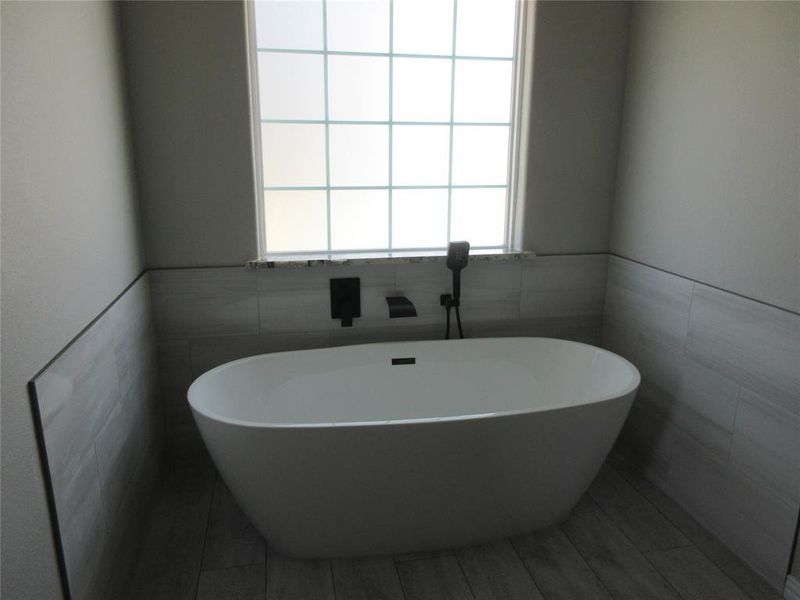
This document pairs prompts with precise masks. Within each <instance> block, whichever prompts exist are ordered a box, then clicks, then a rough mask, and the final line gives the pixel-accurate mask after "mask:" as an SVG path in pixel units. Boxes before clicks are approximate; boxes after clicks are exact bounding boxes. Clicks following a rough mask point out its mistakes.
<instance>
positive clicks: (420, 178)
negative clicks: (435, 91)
mask: <svg viewBox="0 0 800 600" xmlns="http://www.w3.org/2000/svg"><path fill="white" fill-rule="evenodd" d="M449 159H450V127H449V126H442V125H430V126H429V125H396V126H395V127H394V130H393V132H392V183H393V184H394V185H447V179H448V170H449Z"/></svg>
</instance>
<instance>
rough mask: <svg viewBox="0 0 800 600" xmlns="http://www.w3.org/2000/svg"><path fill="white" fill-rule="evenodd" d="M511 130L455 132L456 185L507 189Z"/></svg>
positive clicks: (493, 128)
mask: <svg viewBox="0 0 800 600" xmlns="http://www.w3.org/2000/svg"><path fill="white" fill-rule="evenodd" d="M508 129H509V128H508V127H507V126H494V125H486V126H467V125H463V126H462V125H457V126H456V127H454V128H453V185H505V184H506V183H507V180H508Z"/></svg>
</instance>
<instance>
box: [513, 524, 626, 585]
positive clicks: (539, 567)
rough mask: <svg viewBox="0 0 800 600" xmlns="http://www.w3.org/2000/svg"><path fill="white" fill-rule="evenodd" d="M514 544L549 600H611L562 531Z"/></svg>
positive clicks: (531, 536) (545, 531)
mask: <svg viewBox="0 0 800 600" xmlns="http://www.w3.org/2000/svg"><path fill="white" fill-rule="evenodd" d="M512 544H513V545H514V548H515V549H516V551H517V553H518V554H519V557H520V558H521V559H522V561H523V562H524V563H525V566H526V567H527V568H528V572H529V573H530V574H531V577H533V580H534V581H535V582H536V586H537V587H538V588H539V589H540V590H541V591H542V593H543V594H544V596H545V598H547V600H610V598H611V596H610V595H609V594H608V592H607V591H606V589H605V588H604V587H603V584H602V583H600V580H599V579H598V578H597V576H596V575H595V574H594V571H592V569H591V568H590V567H589V565H588V564H586V561H585V560H584V559H583V557H582V556H581V555H580V554H579V553H578V551H577V550H576V549H575V547H574V546H573V545H572V543H571V542H570V541H569V539H568V538H567V536H566V535H564V532H563V531H561V530H560V529H559V528H558V527H549V528H547V529H543V530H541V531H537V532H535V533H532V534H529V535H526V536H523V537H518V538H514V539H513V540H512Z"/></svg>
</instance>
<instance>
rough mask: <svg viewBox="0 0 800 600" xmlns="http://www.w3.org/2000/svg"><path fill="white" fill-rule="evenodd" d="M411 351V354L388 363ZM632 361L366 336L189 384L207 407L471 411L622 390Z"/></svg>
mask: <svg viewBox="0 0 800 600" xmlns="http://www.w3.org/2000/svg"><path fill="white" fill-rule="evenodd" d="M408 357H413V358H414V359H415V360H416V362H415V364H403V365H393V364H392V359H393V358H408ZM638 382H639V375H638V372H637V371H636V369H635V367H633V365H631V364H630V363H628V362H627V361H625V360H624V359H622V358H620V357H618V356H617V355H615V354H612V353H610V352H608V351H606V350H602V349H600V348H596V347H594V346H589V345H586V344H580V343H577V342H569V341H565V340H553V339H546V338H502V339H481V340H449V341H444V340H442V341H428V342H398V343H387V344H367V345H360V346H347V347H340V348H328V349H319V350H304V351H299V352H283V353H276V354H268V355H261V356H255V357H249V358H245V359H241V360H238V361H234V362H232V363H228V364H225V365H222V366H220V367H217V368H215V369H212V370H211V371H209V372H207V373H205V374H204V375H202V376H201V377H199V378H198V379H197V380H196V381H195V383H194V384H193V385H192V386H191V389H190V390H189V401H190V403H191V404H192V406H193V408H194V409H195V410H197V411H199V412H201V413H203V414H205V415H206V416H208V417H211V418H214V419H217V420H222V421H228V422H234V423H240V424H245V425H246V424H252V425H274V426H284V427H285V426H314V425H327V426H330V425H331V424H333V425H344V424H367V423H386V422H401V421H407V422H419V421H420V420H430V419H437V420H441V419H454V418H474V417H477V416H489V415H497V414H501V413H514V412H523V411H533V410H550V409H555V408H563V407H567V406H575V405H580V404H585V403H589V402H595V401H598V400H602V399H607V398H614V397H618V396H622V395H624V394H626V393H628V392H629V391H631V390H632V389H634V388H635V387H636V385H638Z"/></svg>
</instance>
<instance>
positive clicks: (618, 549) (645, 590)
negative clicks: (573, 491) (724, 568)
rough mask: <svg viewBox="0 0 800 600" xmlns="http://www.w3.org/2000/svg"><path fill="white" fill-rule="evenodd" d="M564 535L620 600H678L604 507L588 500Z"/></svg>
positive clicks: (573, 514) (579, 505) (581, 503)
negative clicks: (608, 515)
mask: <svg viewBox="0 0 800 600" xmlns="http://www.w3.org/2000/svg"><path fill="white" fill-rule="evenodd" d="M562 529H563V530H564V533H566V534H567V537H569V539H570V541H571V542H572V543H573V544H574V545H575V547H576V548H577V550H578V552H580V553H581V555H582V556H583V557H584V558H585V559H586V562H587V563H588V564H589V566H590V567H591V568H592V570H593V571H594V572H595V573H597V576H598V578H599V579H600V581H602V582H603V585H605V586H606V588H608V590H609V591H610V592H611V594H612V595H613V596H614V597H615V598H617V599H619V600H623V599H625V600H643V599H645V598H652V599H658V600H667V599H668V600H677V598H678V595H677V594H676V593H675V590H673V589H672V587H671V586H670V585H669V583H667V582H666V581H665V580H664V578H663V577H661V575H660V574H659V573H658V571H656V570H655V568H654V567H653V565H651V564H650V563H649V562H648V560H647V559H646V558H645V557H644V556H643V555H642V554H641V553H640V552H639V550H637V549H636V546H634V545H633V543H632V542H631V541H630V540H629V539H628V538H627V537H626V536H625V534H624V533H622V531H620V530H619V529H618V528H617V527H616V525H614V524H613V523H612V522H611V520H610V519H609V518H608V517H607V516H606V515H605V514H603V512H602V511H601V510H600V508H599V507H598V506H597V505H596V504H595V503H594V502H593V501H592V500H590V499H589V498H586V497H584V498H583V500H581V502H580V503H578V506H577V507H576V508H575V510H574V511H573V513H572V515H571V517H570V518H569V519H568V520H567V521H566V522H565V523H564V524H563V525H562Z"/></svg>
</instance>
